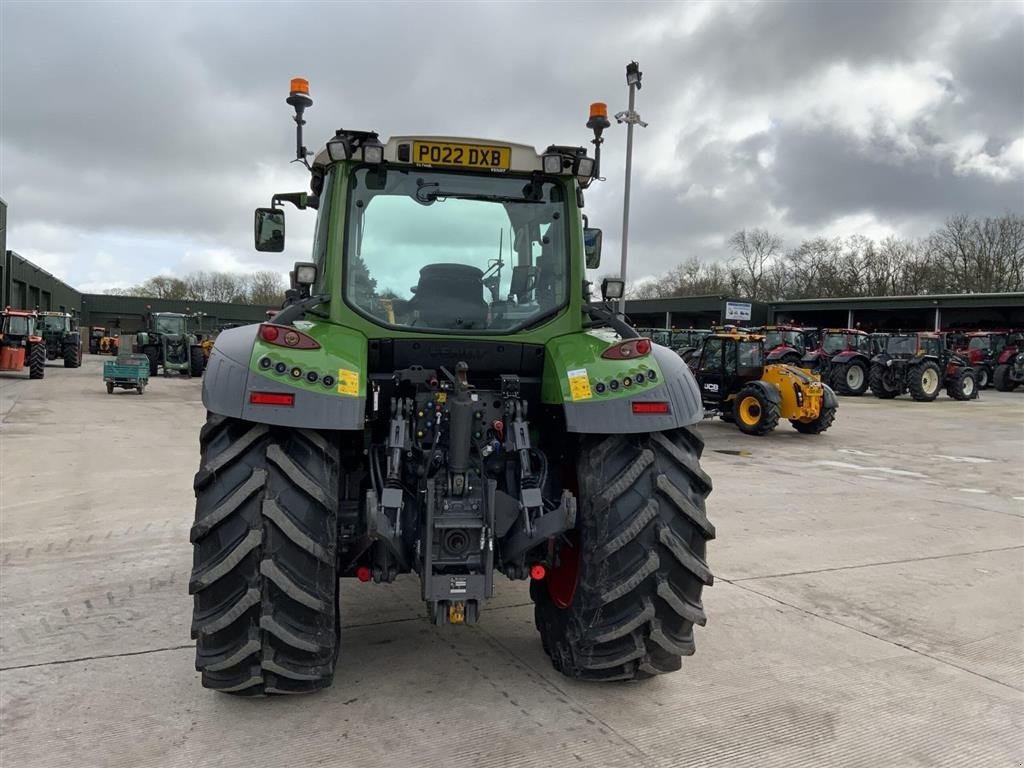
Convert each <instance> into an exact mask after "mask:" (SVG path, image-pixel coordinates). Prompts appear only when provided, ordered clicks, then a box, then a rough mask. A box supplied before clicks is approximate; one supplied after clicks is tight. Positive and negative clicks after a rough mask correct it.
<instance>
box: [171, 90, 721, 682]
mask: <svg viewBox="0 0 1024 768" xmlns="http://www.w3.org/2000/svg"><path fill="white" fill-rule="evenodd" d="M288 103H289V104H291V105H292V106H294V107H295V108H296V116H295V121H296V124H297V134H298V135H297V141H296V144H297V151H296V155H297V158H298V159H299V160H300V161H302V162H306V158H307V157H310V156H312V153H307V151H306V149H305V147H304V146H303V141H302V126H303V124H304V121H303V119H302V115H303V111H304V109H305V108H306V107H308V106H310V105H311V104H312V101H311V100H310V98H309V95H308V85H307V84H306V82H305V81H304V80H295V81H293V82H292V93H291V95H290V96H289V98H288ZM587 125H588V127H589V128H591V129H592V130H593V131H594V139H593V142H592V143H593V144H594V146H595V153H594V156H593V157H588V156H587V151H586V149H584V148H583V147H567V146H556V145H552V146H550V147H548V148H547V149H546V150H545V151H544V152H541V153H538V152H537V151H536V150H534V149H533V148H532V147H529V146H525V145H521V144H512V143H506V142H493V141H485V140H479V139H468V138H465V139H463V138H449V137H445V138H435V137H424V136H399V137H392V138H391V139H384V140H382V139H380V138H379V137H378V135H377V134H376V133H373V132H369V131H351V130H340V131H338V132H337V133H336V134H335V135H334V136H333V137H332V138H331V139H330V141H329V142H328V143H327V145H326V147H325V148H323V149H322V150H321V151H319V152H318V153H316V155H315V156H313V159H312V163H311V164H308V165H307V167H308V168H309V170H310V173H311V190H312V193H311V194H308V193H289V194H278V195H274V196H273V198H272V207H271V208H263V209H258V210H257V211H256V219H255V230H256V248H257V250H269V251H281V250H282V249H283V248H284V234H285V216H284V213H283V211H282V210H280V208H278V207H277V206H278V204H279V203H280V202H283V201H288V202H292V203H293V204H295V205H296V206H297V207H298V208H313V209H315V210H316V211H317V226H316V232H315V236H314V243H313V260H312V261H311V262H308V263H300V264H296V265H295V270H294V273H293V285H294V286H295V287H294V288H293V289H292V290H291V291H290V292H289V298H288V301H287V302H286V306H285V308H284V309H282V310H281V311H280V312H279V313H277V314H276V315H275V316H274V317H273V318H271V319H270V320H269V321H267V322H264V323H262V324H259V325H250V326H245V327H241V328H235V329H231V330H225V331H224V332H222V333H221V334H220V335H219V336H218V338H217V341H216V344H215V346H214V348H213V352H212V354H211V356H210V360H209V364H208V367H207V375H206V377H205V379H204V383H203V402H204V404H205V406H206V408H207V411H208V413H209V415H208V419H207V422H206V425H205V426H204V427H203V429H202V432H201V433H200V437H199V443H200V452H201V458H200V468H199V472H198V473H197V474H196V476H195V482H194V488H195V493H196V497H197V500H196V517H195V524H194V525H193V527H192V531H191V541H192V543H193V547H194V564H193V570H192V575H191V579H190V582H189V591H190V593H191V594H193V595H194V613H193V623H192V634H193V637H194V638H195V640H196V667H197V669H198V670H199V671H201V673H202V682H203V685H204V686H206V687H209V688H213V689H218V690H220V691H225V692H231V693H235V694H241V695H259V694H265V693H297V692H303V691H311V690H315V689H319V688H323V687H325V686H327V685H329V684H330V683H331V680H332V676H333V673H334V669H335V666H336V663H337V661H338V658H339V637H340V635H341V626H342V625H343V624H344V623H345V620H346V618H347V619H348V620H356V617H352V616H349V617H342V616H340V615H339V611H338V604H339V603H338V598H339V585H343V586H341V587H340V588H342V589H360V588H369V587H363V586H361V583H365V582H373V583H382V582H385V583H386V582H391V581H393V580H394V579H396V578H398V577H400V576H402V575H404V574H416V575H417V576H418V578H419V583H420V594H421V597H422V599H423V600H424V602H425V604H426V607H427V615H428V617H429V620H430V621H432V622H433V623H435V624H448V625H470V624H474V623H476V622H477V621H480V620H482V618H481V614H482V611H483V606H484V604H485V603H486V601H487V599H488V598H490V597H491V596H492V595H493V593H494V582H495V578H496V577H497V576H498V575H499V574H503V575H504V576H505V577H507V578H509V579H522V580H526V579H529V580H530V593H531V596H532V599H533V602H534V604H535V620H536V626H537V630H538V632H539V634H540V642H541V643H542V646H543V648H544V650H545V651H546V653H547V654H548V656H549V657H550V658H551V661H552V663H553V665H554V667H555V668H556V669H557V670H559V671H561V672H562V673H564V674H565V675H567V676H569V677H572V678H577V679H585V680H636V679H643V678H648V677H651V676H654V675H659V674H662V673H665V672H671V671H673V670H677V669H679V668H680V666H681V658H682V657H683V656H687V655H690V654H692V653H693V652H694V631H693V627H694V625H695V624H700V625H703V624H704V623H705V622H706V617H705V613H704V608H703V606H702V603H701V591H702V589H703V587H704V586H705V585H710V584H711V583H712V580H713V577H712V574H711V571H710V570H709V568H708V565H707V563H706V561H705V548H706V545H707V542H708V540H709V539H711V538H713V537H714V532H715V529H714V527H713V526H712V525H711V523H710V522H708V519H707V516H706V514H705V497H706V496H707V495H708V493H709V491H710V490H711V481H710V480H709V478H708V476H707V475H706V474H705V473H704V472H703V471H702V470H701V468H700V463H699V460H700V454H701V450H702V447H703V444H702V441H701V439H700V437H698V435H697V434H696V433H695V432H694V431H693V429H692V425H694V424H696V423H697V422H698V421H700V419H701V417H702V415H703V407H702V405H701V397H700V392H699V391H698V389H697V386H696V383H695V381H694V379H693V376H692V375H691V374H690V372H689V371H688V370H687V368H686V366H685V364H684V363H683V362H682V360H680V359H679V357H678V355H676V354H675V353H673V352H672V351H671V350H670V349H668V348H665V347H662V346H659V345H656V344H653V343H652V342H651V341H650V340H648V339H644V338H640V337H639V336H638V334H637V333H636V332H635V331H634V329H633V328H631V327H630V326H628V325H627V324H625V323H624V322H622V321H621V320H620V319H619V318H617V317H616V315H615V314H614V312H613V311H611V309H610V307H609V306H608V305H607V304H602V303H592V302H591V301H590V292H589V284H588V283H587V282H586V280H585V269H586V268H588V267H589V268H596V267H597V266H598V264H599V261H600V232H599V231H598V230H594V229H590V228H588V227H587V222H586V217H584V216H583V215H582V211H581V208H582V206H583V195H584V191H585V190H586V188H587V187H588V186H589V185H590V183H591V182H592V181H593V180H594V179H595V178H597V177H598V175H599V164H600V147H601V141H602V136H601V135H602V132H603V130H604V129H605V128H606V127H607V126H608V125H609V121H608V119H607V110H606V108H605V106H604V105H603V104H596V105H593V106H592V107H591V117H590V120H589V121H588V123H587ZM622 288H623V284H622V281H621V280H617V279H606V280H605V281H603V283H602V296H603V298H604V299H605V300H610V299H613V298H616V297H618V296H621V293H622ZM386 594H387V593H386ZM342 655H343V654H342Z"/></svg>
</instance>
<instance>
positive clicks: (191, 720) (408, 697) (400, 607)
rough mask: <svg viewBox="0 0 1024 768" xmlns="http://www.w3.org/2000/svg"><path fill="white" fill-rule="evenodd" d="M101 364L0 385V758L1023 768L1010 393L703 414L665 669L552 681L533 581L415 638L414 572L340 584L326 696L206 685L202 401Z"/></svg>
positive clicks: (1022, 568)
mask: <svg viewBox="0 0 1024 768" xmlns="http://www.w3.org/2000/svg"><path fill="white" fill-rule="evenodd" d="M102 359H103V358H100V357H95V356H87V357H86V361H85V364H84V366H83V367H82V368H81V369H77V370H66V369H63V368H62V367H60V366H59V365H57V364H53V363H51V364H50V365H49V366H48V367H47V372H46V378H45V379H43V380H41V381H28V380H26V379H25V378H24V377H16V376H12V375H7V374H0V376H2V377H3V378H0V420H2V421H0V765H2V766H3V768H34V767H35V766H75V767H76V768H77V767H80V766H131V768H139V767H141V766H205V765H209V766H278V765H280V766H296V767H298V766H359V767H360V768H364V767H366V768H369V767H371V766H502V767H504V766H572V765H583V766H623V767H630V768H631V767H633V766H657V767H664V768H677V767H681V766H757V767H758V768H767V767H768V766H787V767H788V766H865V767H869V768H879V767H880V766H899V767H900V768H902V767H904V766H907V767H911V766H956V767H957V768H959V767H960V766H972V765H978V766H996V767H1002V766H1019V765H1022V764H1024V738H1022V736H1021V734H1022V733H1024V472H1022V469H1024V392H1015V393H1001V392H995V391H994V390H986V391H984V392H983V393H982V394H981V397H980V398H979V399H978V400H976V401H973V402H966V403H961V402H954V401H952V400H949V399H947V398H946V396H945V395H944V394H943V395H942V396H941V397H940V398H939V399H938V400H937V401H935V402H934V403H915V402H912V401H911V400H909V399H907V398H905V397H902V398H899V399H898V400H895V401H880V400H876V399H875V398H873V397H871V396H868V397H863V398H841V399H840V410H839V415H838V419H837V421H836V424H835V426H834V427H833V428H832V429H831V430H829V431H828V432H827V433H825V434H824V435H821V436H806V435H801V434H799V433H797V432H796V431H795V430H793V429H791V428H790V427H789V425H788V424H785V422H783V424H782V425H781V426H780V427H779V428H778V430H776V431H775V432H774V433H772V434H771V435H769V436H767V437H763V438H756V437H747V436H745V435H742V434H741V433H739V432H738V430H736V428H735V427H733V426H731V425H728V424H725V423H723V422H720V421H706V422H704V423H703V424H702V425H700V427H699V431H700V433H701V434H702V436H703V437H704V438H705V440H706V443H707V445H706V449H705V454H704V461H703V465H704V468H705V469H706V471H707V472H708V473H709V474H710V475H711V477H712V479H713V481H714V483H715V490H714V492H713V493H712V496H711V497H710V500H709V504H708V514H709V517H710V519H711V520H712V522H713V523H714V524H715V526H716V527H717V530H718V538H717V540H716V541H714V542H712V544H711V546H710V549H709V561H710V564H711V567H712V569H713V570H714V572H715V574H716V578H717V581H716V583H715V585H714V586H713V587H711V588H709V589H707V590H706V591H705V596H704V605H705V609H706V611H707V614H708V617H709V621H708V626H707V627H705V628H697V630H696V636H697V653H696V655H695V656H693V657H690V658H686V659H684V660H683V668H682V670H681V671H680V672H678V673H675V674H672V675H667V676H663V677H660V678H657V679H654V680H651V681H647V682H644V683H636V684H582V683H577V682H573V681H571V680H569V679H567V678H565V677H563V676H562V675H560V674H558V673H557V672H555V670H554V669H553V668H552V667H551V664H550V662H549V660H548V659H547V657H546V656H545V655H544V653H543V651H542V649H541V644H540V639H539V637H538V635H537V632H536V630H535V628H534V625H533V609H532V606H531V604H530V600H529V595H528V589H527V586H526V584H525V583H521V582H515V583H513V582H509V581H507V580H505V579H504V577H500V578H499V581H498V589H497V595H496V596H495V598H494V599H493V600H492V601H491V602H490V603H489V604H488V605H486V606H485V608H484V611H483V613H482V616H481V622H480V624H479V625H477V626H475V627H438V628H435V627H432V626H430V624H429V623H428V621H427V619H426V617H425V616H426V615H425V609H424V606H423V604H422V602H421V600H420V599H419V595H418V586H419V585H418V580H417V579H416V578H415V577H405V578H400V579H399V581H398V582H396V583H395V584H393V585H390V586H375V585H372V584H362V583H359V582H356V581H354V580H353V581H348V580H346V581H345V582H343V584H342V590H341V591H342V598H341V599H342V623H343V628H342V651H341V661H340V664H339V668H338V672H337V674H336V676H335V682H334V686H333V687H332V688H331V689H329V690H327V691H324V692H321V693H318V694H315V695H310V696H298V697H274V698H264V699H238V698H233V697H231V696H226V695H222V694H218V693H214V692H212V691H208V690H205V689H203V688H202V687H201V686H200V683H199V674H198V673H197V672H196V671H195V669H194V665H193V663H194V649H193V644H192V642H191V641H190V639H189V624H190V620H191V598H190V597H189V595H188V589H187V584H188V577H189V571H190V567H191V561H192V552H191V546H190V544H189V539H188V532H189V527H190V525H191V523H192V519H193V513H194V497H193V493H192V476H193V474H194V472H195V470H196V468H197V463H198V433H199V428H200V426H201V425H202V423H203V420H204V418H205V413H204V411H203V407H202V404H201V402H200V397H199V395H200V386H201V385H200V381H199V380H190V379H186V378H180V377H170V378H163V377H157V378H155V379H153V380H151V383H150V386H149V387H148V388H147V390H146V393H145V395H143V396H139V395H137V394H135V393H134V392H128V391H117V392H115V394H113V395H108V394H107V393H106V391H105V389H104V387H103V383H102V381H101V375H100V366H101V363H102Z"/></svg>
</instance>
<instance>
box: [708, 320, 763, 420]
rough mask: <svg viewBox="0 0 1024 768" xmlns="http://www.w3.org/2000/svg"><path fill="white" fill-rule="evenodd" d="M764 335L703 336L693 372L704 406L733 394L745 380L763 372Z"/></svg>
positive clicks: (723, 334) (757, 377) (756, 376)
mask: <svg viewBox="0 0 1024 768" xmlns="http://www.w3.org/2000/svg"><path fill="white" fill-rule="evenodd" d="M764 365H765V354H764V337H763V336H755V335H750V334H741V333H714V334H711V335H709V336H708V337H707V338H705V339H704V346H703V348H702V349H701V352H700V355H699V356H698V357H696V358H695V363H694V365H693V368H694V372H695V374H696V375H697V379H698V381H699V382H700V388H701V398H702V399H703V401H704V403H705V405H709V404H710V405H715V404H718V403H721V402H723V401H724V400H726V399H727V398H729V397H730V396H732V395H734V394H735V393H736V392H738V391H739V390H740V389H742V388H743V385H744V384H746V383H747V382H748V381H754V380H756V379H760V378H761V376H762V375H763V373H764Z"/></svg>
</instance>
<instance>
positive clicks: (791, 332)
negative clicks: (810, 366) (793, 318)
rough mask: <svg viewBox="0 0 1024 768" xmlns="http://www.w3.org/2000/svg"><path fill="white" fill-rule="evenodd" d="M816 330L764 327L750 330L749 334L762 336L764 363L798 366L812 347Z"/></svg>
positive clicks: (794, 327)
mask: <svg viewBox="0 0 1024 768" xmlns="http://www.w3.org/2000/svg"><path fill="white" fill-rule="evenodd" d="M816 330H817V329H815V328H797V327H796V326H794V325H765V326H762V327H760V328H751V329H750V331H751V333H760V334H764V349H765V362H766V363H768V364H774V363H782V364H784V365H800V360H801V359H802V358H803V356H804V354H806V353H807V352H808V350H810V349H811V348H812V347H813V346H814V344H813V339H814V334H815V332H816Z"/></svg>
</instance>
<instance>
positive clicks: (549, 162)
mask: <svg viewBox="0 0 1024 768" xmlns="http://www.w3.org/2000/svg"><path fill="white" fill-rule="evenodd" d="M543 160H544V173H550V174H556V173H561V172H562V156H561V155H544V158H543Z"/></svg>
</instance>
